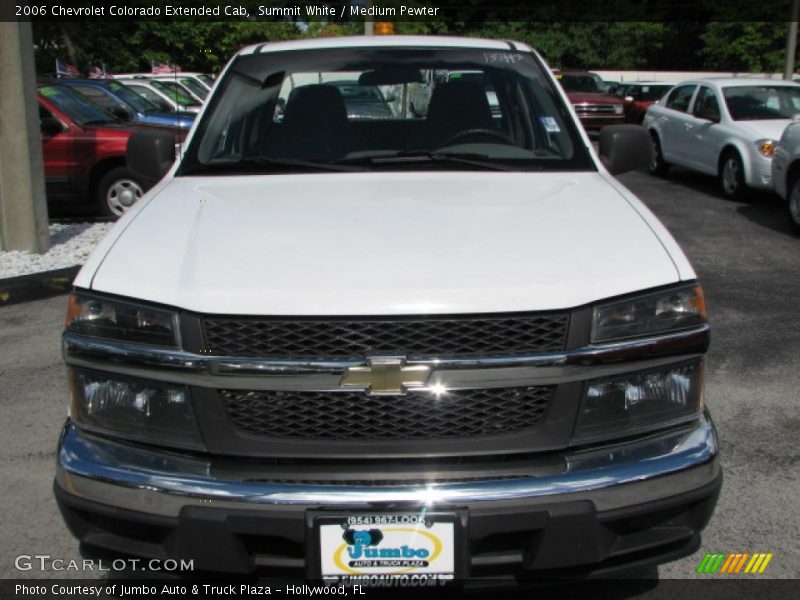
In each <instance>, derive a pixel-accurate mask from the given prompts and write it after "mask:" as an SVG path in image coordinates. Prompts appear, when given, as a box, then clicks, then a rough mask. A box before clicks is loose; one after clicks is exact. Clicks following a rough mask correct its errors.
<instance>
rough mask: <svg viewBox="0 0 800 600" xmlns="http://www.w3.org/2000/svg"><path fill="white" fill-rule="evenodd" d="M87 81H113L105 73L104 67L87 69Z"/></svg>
mask: <svg viewBox="0 0 800 600" xmlns="http://www.w3.org/2000/svg"><path fill="white" fill-rule="evenodd" d="M89 79H113V78H112V77H111V75H109V74H108V73H107V72H106V66H105V65H103V66H102V68H101V67H96V66H94V65H92V66H91V67H89Z"/></svg>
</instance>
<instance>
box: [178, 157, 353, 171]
mask: <svg viewBox="0 0 800 600" xmlns="http://www.w3.org/2000/svg"><path fill="white" fill-rule="evenodd" d="M263 166H266V167H303V168H305V169H315V170H318V171H339V172H345V173H353V172H358V171H363V170H364V169H361V168H359V167H351V166H348V165H343V164H337V163H330V162H316V161H309V160H295V159H292V158H268V157H266V156H249V157H245V158H241V159H239V160H232V161H224V162H222V161H220V162H212V163H207V164H204V165H197V166H195V167H192V168H191V169H187V170H186V171H185V173H202V172H203V171H227V170H231V171H237V170H239V169H240V168H241V167H245V168H247V167H249V168H252V167H263Z"/></svg>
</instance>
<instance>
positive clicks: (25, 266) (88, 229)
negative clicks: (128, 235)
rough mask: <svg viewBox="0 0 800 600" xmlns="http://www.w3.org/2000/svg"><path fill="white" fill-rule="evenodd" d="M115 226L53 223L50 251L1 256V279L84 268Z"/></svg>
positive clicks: (111, 224) (16, 252)
mask: <svg viewBox="0 0 800 600" xmlns="http://www.w3.org/2000/svg"><path fill="white" fill-rule="evenodd" d="M113 225H114V224H113V223H68V224H65V223H53V224H51V225H50V250H49V251H48V252H46V253H45V254H32V253H30V252H21V251H18V250H13V251H9V252H0V279H3V278H5V277H16V276H17V275H28V274H30V273H39V272H41V271H50V270H53V269H63V268H65V267H72V266H74V265H82V264H83V263H84V262H85V261H86V259H87V257H88V256H89V254H91V252H92V250H94V247H95V246H96V245H97V243H98V242H99V241H100V240H102V239H103V237H104V236H105V234H106V233H108V230H109V229H111V227H112V226H113Z"/></svg>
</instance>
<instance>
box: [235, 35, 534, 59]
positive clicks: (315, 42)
mask: <svg viewBox="0 0 800 600" xmlns="http://www.w3.org/2000/svg"><path fill="white" fill-rule="evenodd" d="M381 47H416V48H418V47H423V48H478V49H483V50H516V51H521V52H531V47H530V46H528V45H527V44H523V43H521V42H509V41H504V40H487V39H481V38H465V37H447V36H432V35H431V36H429V35H424V36H423V35H371V36H365V35H361V36H350V37H328V38H316V39H309V40H293V41H288V42H264V43H262V44H253V45H251V46H247V47H246V48H243V49H242V50H240V51H239V53H238V55H239V56H243V55H246V54H263V53H265V52H284V51H289V50H320V49H330V48H381Z"/></svg>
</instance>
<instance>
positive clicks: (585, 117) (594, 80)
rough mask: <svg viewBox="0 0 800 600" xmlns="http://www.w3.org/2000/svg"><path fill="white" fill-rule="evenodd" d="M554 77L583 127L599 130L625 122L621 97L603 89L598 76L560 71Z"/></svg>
mask: <svg viewBox="0 0 800 600" xmlns="http://www.w3.org/2000/svg"><path fill="white" fill-rule="evenodd" d="M555 76H556V79H558V81H559V82H560V83H561V87H563V88H564V91H565V92H566V94H567V97H568V98H569V101H570V103H571V104H572V106H573V108H574V109H575V112H576V113H577V114H578V119H580V121H581V124H582V125H583V128H584V129H586V130H587V131H593V132H595V131H599V130H600V129H602V128H603V127H605V126H606V125H617V124H619V123H624V122H625V105H624V103H623V101H622V99H621V98H618V97H616V96H612V95H610V94H608V93H606V92H605V91H603V90H602V89H601V87H600V84H599V83H598V79H599V78H598V77H597V76H596V75H595V74H594V73H589V72H587V71H561V72H559V73H556V74H555Z"/></svg>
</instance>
